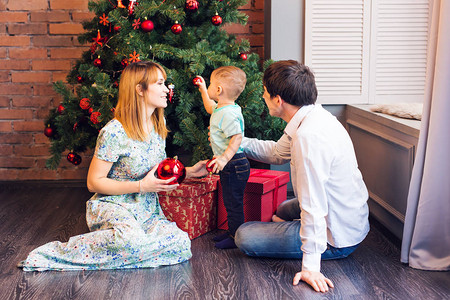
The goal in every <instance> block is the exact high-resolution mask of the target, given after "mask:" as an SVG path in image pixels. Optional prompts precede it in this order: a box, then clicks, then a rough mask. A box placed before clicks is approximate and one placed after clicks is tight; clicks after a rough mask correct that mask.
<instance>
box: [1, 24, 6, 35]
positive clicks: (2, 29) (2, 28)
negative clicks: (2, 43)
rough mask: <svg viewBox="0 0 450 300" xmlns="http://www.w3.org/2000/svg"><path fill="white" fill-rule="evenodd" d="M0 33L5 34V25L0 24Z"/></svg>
mask: <svg viewBox="0 0 450 300" xmlns="http://www.w3.org/2000/svg"><path fill="white" fill-rule="evenodd" d="M0 34H6V25H5V24H0Z"/></svg>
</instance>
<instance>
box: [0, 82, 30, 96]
mask: <svg viewBox="0 0 450 300" xmlns="http://www.w3.org/2000/svg"><path fill="white" fill-rule="evenodd" d="M31 92H32V87H31V86H30V85H26V84H11V83H7V84H1V83H0V95H31Z"/></svg>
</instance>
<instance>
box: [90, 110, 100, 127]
mask: <svg viewBox="0 0 450 300" xmlns="http://www.w3.org/2000/svg"><path fill="white" fill-rule="evenodd" d="M101 115H102V114H101V113H100V112H98V111H94V112H92V113H91V117H90V119H91V122H92V123H94V124H98V123H99V120H98V118H99V117H100V116H101Z"/></svg>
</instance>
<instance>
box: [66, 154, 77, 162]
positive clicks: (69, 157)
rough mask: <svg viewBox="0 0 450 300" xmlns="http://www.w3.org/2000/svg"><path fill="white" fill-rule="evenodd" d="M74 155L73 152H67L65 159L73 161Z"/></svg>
mask: <svg viewBox="0 0 450 300" xmlns="http://www.w3.org/2000/svg"><path fill="white" fill-rule="evenodd" d="M75 155H77V154H75V153H73V152H69V154H67V160H68V161H69V162H73V160H74V159H75Z"/></svg>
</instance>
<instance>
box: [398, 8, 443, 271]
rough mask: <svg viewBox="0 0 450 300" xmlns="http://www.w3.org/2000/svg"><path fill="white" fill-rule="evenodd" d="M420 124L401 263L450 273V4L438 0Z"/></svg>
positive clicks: (429, 50)
mask: <svg viewBox="0 0 450 300" xmlns="http://www.w3.org/2000/svg"><path fill="white" fill-rule="evenodd" d="M431 3H432V4H431V5H432V17H431V18H432V20H431V27H430V32H429V37H430V39H429V44H428V66H427V79H426V80H427V82H426V90H425V99H424V106H423V107H424V108H423V113H422V125H421V130H420V136H419V142H418V147H417V153H416V158H415V162H414V168H413V173H412V178H411V184H410V188H409V194H408V206H407V210H406V216H405V226H404V231H403V242H402V249H401V261H402V262H404V263H409V265H410V266H411V267H413V268H417V269H423V270H442V271H444V270H450V34H449V32H450V0H434V1H432V2H431Z"/></svg>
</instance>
